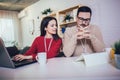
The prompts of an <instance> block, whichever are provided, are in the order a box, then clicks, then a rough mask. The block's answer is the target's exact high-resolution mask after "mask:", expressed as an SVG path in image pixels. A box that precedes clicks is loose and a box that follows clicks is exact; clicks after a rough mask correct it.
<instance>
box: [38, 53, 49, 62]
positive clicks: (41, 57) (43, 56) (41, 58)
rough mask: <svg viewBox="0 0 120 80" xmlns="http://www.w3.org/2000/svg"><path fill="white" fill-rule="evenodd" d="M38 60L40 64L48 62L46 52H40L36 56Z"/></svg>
mask: <svg viewBox="0 0 120 80" xmlns="http://www.w3.org/2000/svg"><path fill="white" fill-rule="evenodd" d="M36 60H37V61H38V63H39V64H46V62H47V57H46V52H40V53H38V54H37V56H36Z"/></svg>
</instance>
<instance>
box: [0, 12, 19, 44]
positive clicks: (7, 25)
mask: <svg viewBox="0 0 120 80" xmlns="http://www.w3.org/2000/svg"><path fill="white" fill-rule="evenodd" d="M17 15H18V12H14V11H4V10H0V37H1V38H2V39H3V41H4V43H5V45H6V46H10V45H13V43H14V42H15V29H16V27H17V26H18V25H19V24H18V17H17Z"/></svg>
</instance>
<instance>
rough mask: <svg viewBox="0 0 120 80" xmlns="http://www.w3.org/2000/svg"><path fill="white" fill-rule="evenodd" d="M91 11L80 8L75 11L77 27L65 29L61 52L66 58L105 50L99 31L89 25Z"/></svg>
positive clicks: (83, 7) (85, 7)
mask: <svg viewBox="0 0 120 80" xmlns="http://www.w3.org/2000/svg"><path fill="white" fill-rule="evenodd" d="M91 16H92V11H91V9H90V8H89V7H87V6H82V7H80V8H79V9H78V11H77V17H76V21H77V25H76V26H73V27H67V28H66V31H65V33H64V37H63V52H64V54H65V56H66V57H70V56H80V55H81V54H85V53H95V52H102V51H104V50H105V45H104V42H103V38H102V34H101V31H100V29H99V28H98V27H97V26H95V25H91V24H90V20H91Z"/></svg>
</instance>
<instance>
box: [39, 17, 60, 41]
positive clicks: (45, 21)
mask: <svg viewBox="0 0 120 80" xmlns="http://www.w3.org/2000/svg"><path fill="white" fill-rule="evenodd" d="M51 20H55V21H56V26H58V23H57V20H56V18H54V17H51V16H47V17H44V18H43V20H42V21H41V26H40V28H41V29H40V31H41V35H40V36H45V35H46V31H45V28H46V27H47V26H48V24H49V22H50V21H51ZM52 36H53V39H55V40H57V39H59V38H60V37H59V36H58V34H57V32H56V34H53V35H52Z"/></svg>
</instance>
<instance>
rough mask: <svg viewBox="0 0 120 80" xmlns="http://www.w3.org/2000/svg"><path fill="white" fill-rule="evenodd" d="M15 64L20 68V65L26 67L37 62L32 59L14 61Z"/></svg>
mask: <svg viewBox="0 0 120 80" xmlns="http://www.w3.org/2000/svg"><path fill="white" fill-rule="evenodd" d="M13 62H14V64H15V65H16V66H18V65H24V64H28V63H32V62H35V61H33V60H31V59H30V60H22V61H14V60H13Z"/></svg>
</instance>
